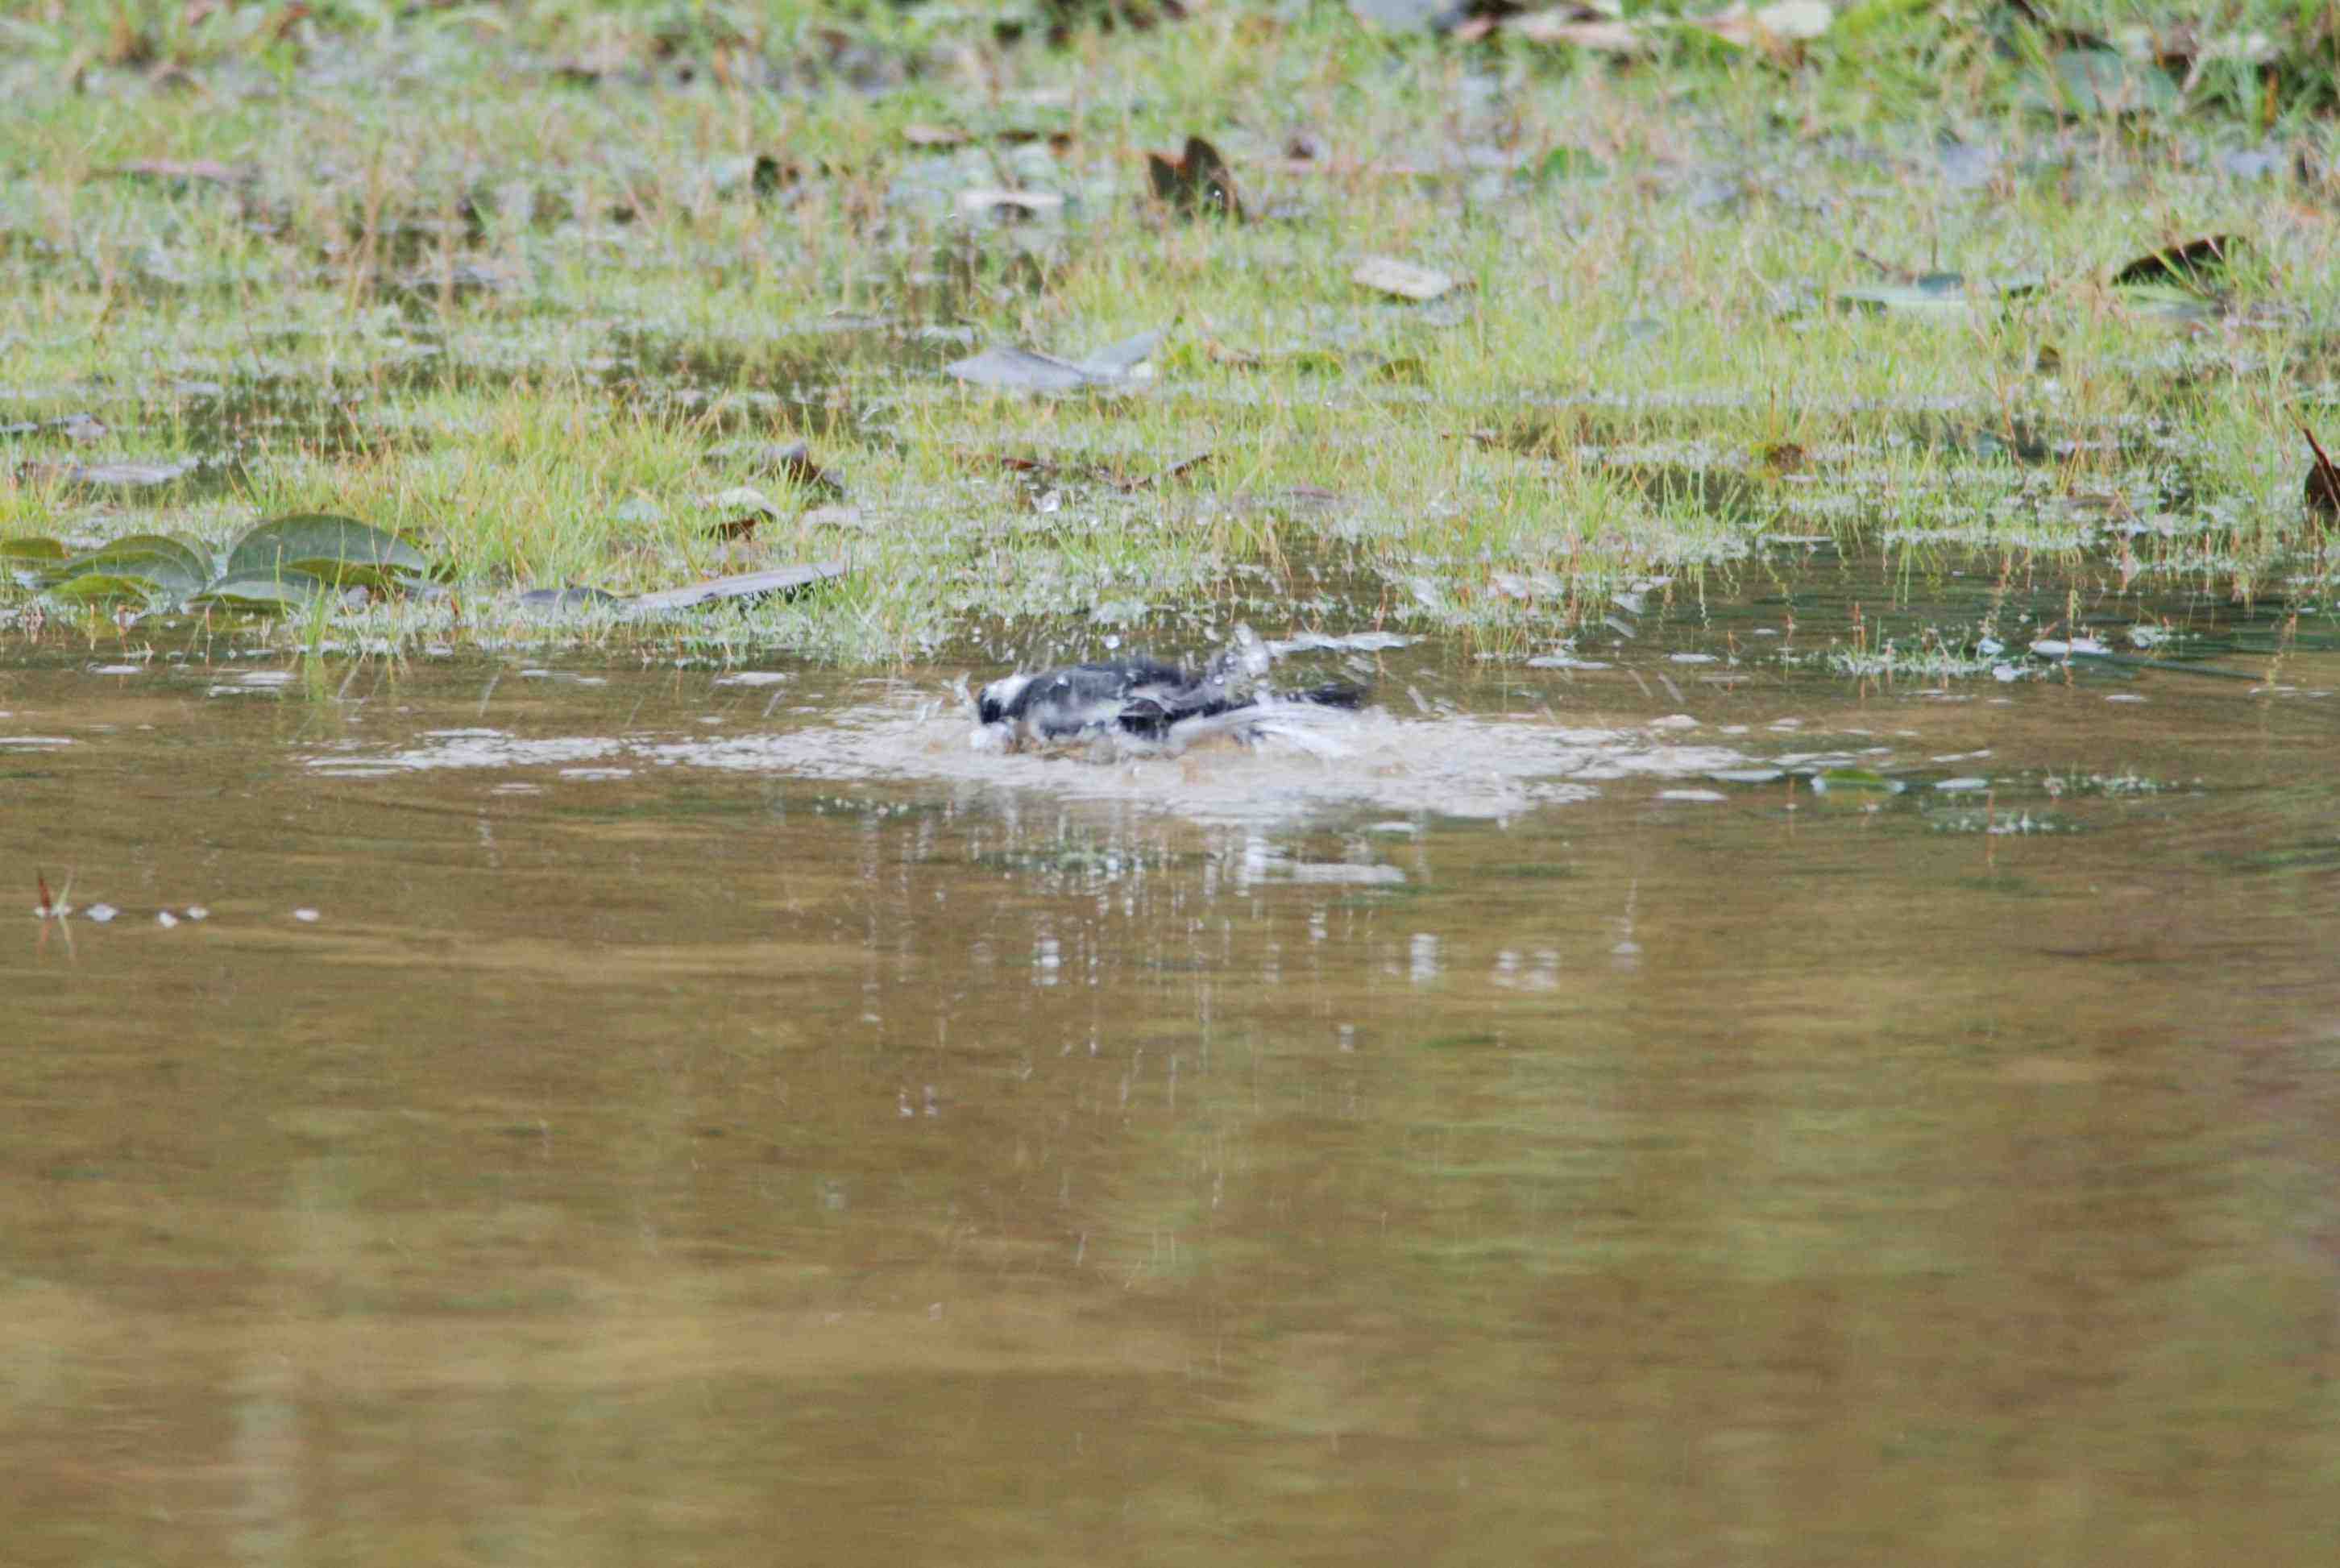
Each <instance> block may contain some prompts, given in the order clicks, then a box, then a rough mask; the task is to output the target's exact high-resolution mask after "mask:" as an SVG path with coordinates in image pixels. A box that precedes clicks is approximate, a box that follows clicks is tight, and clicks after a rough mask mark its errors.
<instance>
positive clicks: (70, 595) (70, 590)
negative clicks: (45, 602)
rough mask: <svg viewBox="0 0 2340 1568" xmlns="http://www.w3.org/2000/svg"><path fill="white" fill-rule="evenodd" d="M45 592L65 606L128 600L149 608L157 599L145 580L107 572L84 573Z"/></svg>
mask: <svg viewBox="0 0 2340 1568" xmlns="http://www.w3.org/2000/svg"><path fill="white" fill-rule="evenodd" d="M45 591H46V592H47V594H48V596H49V597H50V598H51V599H54V600H60V601H61V602H63V603H66V604H114V603H119V602H121V601H123V600H131V601H133V602H135V603H138V604H148V603H152V602H153V601H154V597H155V589H154V583H152V582H150V581H147V580H146V579H145V578H143V577H130V576H126V575H117V574H115V573H113V572H106V571H85V572H83V573H82V574H81V575H79V576H78V577H69V578H66V579H65V580H64V581H62V582H55V583H52V584H50V585H49V587H48V588H47V590H45Z"/></svg>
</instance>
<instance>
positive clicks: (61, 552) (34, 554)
mask: <svg viewBox="0 0 2340 1568" xmlns="http://www.w3.org/2000/svg"><path fill="white" fill-rule="evenodd" d="M69 553H71V552H70V551H67V550H66V549H65V547H64V545H62V544H60V543H58V542H57V541H55V540H54V539H44V538H42V537H40V536H39V535H37V534H35V535H31V536H28V537H26V538H24V539H0V561H63V560H64V558H65V557H66V555H68V554H69Z"/></svg>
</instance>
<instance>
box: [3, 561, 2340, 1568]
mask: <svg viewBox="0 0 2340 1568" xmlns="http://www.w3.org/2000/svg"><path fill="white" fill-rule="evenodd" d="M1763 613H1765V612H1764V611H1763V610H1761V608H1760V605H1757V604H1752V603H1750V606H1749V607H1747V608H1745V609H1744V618H1747V619H1754V620H1760V617H1761V615H1762V614H1763ZM1740 630H1744V628H1743V626H1742V627H1740ZM1715 645H1716V646H1718V647H1719V646H1720V645H1721V644H1720V642H1719V641H1718V642H1717V643H1716V644H1715ZM1373 658H1374V661H1375V662H1376V664H1377V665H1378V672H1377V673H1378V680H1379V706H1378V707H1377V708H1376V709H1375V710H1372V711H1370V712H1368V713H1367V714H1365V715H1363V717H1361V718H1359V719H1355V720H1353V721H1349V722H1346V723H1344V724H1343V725H1340V726H1334V727H1330V728H1328V729H1326V730H1325V731H1324V734H1323V735H1322V736H1320V737H1318V739H1319V740H1320V741H1321V742H1322V743H1321V744H1314V745H1310V746H1303V747H1296V748H1287V747H1269V748H1264V749H1261V750H1257V751H1242V750H1233V749H1227V750H1198V751H1195V752H1193V753H1190V754H1188V755H1185V756H1183V757H1179V758H1175V759H1155V760H1144V761H1135V762H1131V761H1123V762H1119V763H1115V764H1110V765H1106V764H1099V763H1096V762H1091V761H1086V760H1082V759H1065V758H1046V757H1035V756H1029V755H1018V756H1012V757H1010V756H999V755H996V754H991V753H986V752H982V751H979V750H977V749H973V748H970V747H969V746H968V745H967V723H966V719H965V718H964V717H963V715H962V714H961V713H960V711H959V710H957V708H956V707H955V706H953V704H952V702H951V700H950V699H949V697H948V690H949V689H950V687H951V686H952V685H953V683H954V682H955V681H957V680H958V678H959V677H960V675H961V674H962V672H961V671H959V670H940V669H938V670H908V671H906V672H903V673H902V674H901V675H900V676H898V677H896V678H891V679H887V680H866V679H852V678H848V677H843V676H838V675H836V674H833V673H828V672H824V671H822V670H818V669H815V668H811V667H799V666H783V667H778V668H773V669H768V670H731V671H724V670H707V669H688V668H686V669H676V668H660V669H649V670H645V669H641V668H639V667H635V668H612V667H610V666H609V665H608V664H606V663H597V664H593V665H590V666H586V665H561V664H547V665H532V664H530V663H527V662H525V661H523V660H521V659H520V658H513V659H511V660H487V659H477V658H452V659H448V660H438V661H432V660H415V661H412V662H407V663H398V664H392V663H385V662H383V661H380V660H354V661H352V660H345V659H339V658H327V659H324V660H321V661H318V662H316V663H314V664H304V663H302V662H300V661H298V660H295V661H292V662H290V663H287V662H284V661H283V659H282V656H279V655H271V656H266V657H263V658H250V659H233V658H230V657H228V656H227V654H226V652H225V651H224V650H220V651H218V652H217V653H216V654H215V655H204V654H202V653H195V654H192V655H191V656H189V657H184V658H174V657H173V656H171V655H170V654H169V653H168V652H167V651H166V652H165V653H164V654H163V655H162V656H160V657H155V658H153V659H149V660H137V659H130V660H124V658H123V657H121V656H120V652H119V650H113V649H110V648H105V647H101V648H97V649H91V648H89V647H87V646H86V645H81V646H76V647H74V648H70V649H67V648H64V647H63V646H62V645H58V644H55V643H51V644H48V645H45V647H44V649H40V650H34V651H31V652H29V653H25V652H20V654H19V655H18V656H17V657H16V659H15V662H14V663H12V664H11V665H10V666H9V667H8V668H6V669H5V670H0V802H5V815H0V824H5V828H4V829H0V842H5V850H6V853H5V872H0V876H5V878H6V879H7V880H8V886H9V887H10V888H11V893H10V897H11V898H14V899H15V905H16V908H17V910H18V917H17V919H16V922H15V930H14V932H13V934H12V935H9V936H8V938H7V939H6V940H5V941H0V992H5V996H6V997H7V998H8V1007H9V1011H10V1013H11V1014H12V1015H13V1018H14V1023H13V1027H11V1028H10V1029H9V1031H8V1034H9V1037H10V1040H11V1045H10V1048H9V1049H8V1050H7V1052H6V1053H5V1057H0V1074H5V1078H0V1092H5V1097H6V1103H7V1107H8V1111H9V1120H10V1124H11V1129H12V1131H11V1136H10V1139H9V1142H8V1148H7V1160H8V1176H9V1179H8V1180H7V1181H6V1183H5V1186H0V1193H5V1204H6V1213H5V1226H0V1297H4V1298H5V1321H6V1322H7V1323H8V1324H9V1325H11V1329H12V1332H11V1333H10V1334H9V1335H8V1336H7V1348H6V1350H5V1359H0V1368H5V1373H4V1374H0V1388H5V1395H0V1460H5V1464H6V1467H7V1469H8V1471H9V1473H10V1474H11V1477H12V1484H11V1485H10V1486H9V1488H8V1489H7V1495H6V1498H5V1502H0V1533H5V1536H6V1538H7V1539H8V1540H10V1541H11V1542H12V1543H15V1544H14V1545H13V1546H12V1547H11V1549H10V1552H9V1556H10V1558H11V1560H12V1561H15V1562H18V1563H86V1562H95V1561H117V1562H140V1563H205V1564H213V1563H307V1562H349V1563H360V1562H382V1563H389V1562H404V1563H421V1562H481V1563H488V1562H493V1563H560V1564H565V1565H568V1564H584V1563H642V1562H650V1561H660V1560H666V1561H679V1562H692V1563H768V1562H772V1561H775V1560H789V1561H819V1562H858V1561H865V1560H872V1561H885V1562H888V1563H904V1562H918V1563H924V1562H936V1563H954V1564H968V1563H1017V1564H1031V1563H1082V1564H1087V1563H1098V1562H1128V1561H1139V1562H1149V1563H1185V1562H1194V1563H1204V1562H1213V1563H1216V1562H1227V1561H1273V1562H1314V1561H1322V1562H1355V1561H1393V1562H1416V1563H1418V1562H1433V1561H1434V1562H1458V1563H1459V1562H1492V1561H1502V1562H1521V1561H1527V1560H1531V1559H1551V1560H1557V1559H1558V1558H1560V1557H1561V1556H1562V1554H1564V1555H1565V1557H1566V1558H1567V1560H1570V1561H1577V1562H1616V1563H1701V1564H1703V1563H1719V1562H1744V1563H1836V1562H1859V1563H1876V1562H1897V1563H1915V1562H1953V1561H1956V1562H1979V1561H1991V1562H2006V1561H2026V1562H2057V1563H2097V1562H2104V1563H2112V1562H2119V1563H2160V1562H2169V1563H2176V1562H2192V1561H2196V1560H2197V1553H2198V1550H2199V1546H2200V1543H2202V1542H2204V1541H2206V1540H2215V1539H2226V1538H2229V1537H2230V1536H2232V1535H2233V1534H2234V1533H2235V1532H2236V1530H2237V1529H2238V1528H2244V1527H2243V1526H2241V1525H2239V1524H2238V1523H2237V1522H2242V1521H2247V1526H2246V1534H2247V1536H2248V1538H2249V1539H2250V1540H2251V1542H2252V1543H2253V1547H2254V1550H2256V1551H2257V1552H2260V1553H2267V1554H2271V1555H2273V1556H2276V1557H2278V1558H2283V1559H2285V1560H2299V1561H2305V1560H2313V1559H2314V1558H2315V1557H2316V1556H2317V1555H2319V1554H2320V1552H2321V1551H2322V1550H2323V1549H2324V1548H2325V1547H2328V1544H2329V1542H2330V1541H2331V1539H2333V1535H2332V1531H2333V1529H2334V1527H2335V1512H2340V1511H2335V1505H2334V1501H2333V1499H2334V1497H2335V1486H2334V1482H2335V1476H2340V1385H2335V1372H2340V1321H2335V1301H2340V1296H2335V1283H2340V1186H2335V1176H2340V1152H2335V1151H2340V1141H2335V1136H2334V1134H2335V1115H2340V1077H2335V1073H2334V1071H2333V1068H2334V1065H2335V1054H2340V965H2335V961H2334V958H2333V947H2332V933H2333V931H2334V929H2335V920H2334V917H2335V913H2340V878H2335V876H2334V872H2335V869H2340V816H2335V793H2334V789H2333V787H2332V784H2331V777H2332V775H2331V769H2330V766H2329V763H2330V759H2331V756H2332V736H2333V730H2334V725H2335V718H2340V699H2334V698H2332V697H2330V696H2328V695H2327V693H2329V692H2330V691H2332V690H2335V689H2340V656H2335V655H2333V654H2331V653H2328V652H2322V651H2316V650H2305V651H2295V652H2292V653H2290V654H2288V655H2287V656H2286V657H2285V659H2284V660H2282V661H2281V663H2280V667H2279V668H2278V667H2276V666H2274V665H2271V664H2270V662H2269V661H2268V660H2266V659H2264V658H2261V659H2258V660H2256V662H2249V661H2237V660H2227V661H2226V663H2225V665H2224V666H2223V667H2224V668H2225V669H2226V671H2227V673H2229V674H2232V675H2238V676H2243V677H2246V678H2247V679H2238V680H2217V679H2213V678H2210V677H2207V676H2205V675H2200V674H2196V673H2189V672H2186V671H2180V670H2153V669H2144V670H2138V669H2120V670H2114V671H2111V672H2108V673H2098V672H2092V671H2091V670H2088V669H2085V668H2083V667H2082V666H2080V665H2077V664H2076V665H2074V666H2073V667H2072V668H2071V669H2070V670H2064V671H2057V672H2053V673H2051V675H2050V677H2049V678H2048V679H2044V680H2017V681H2007V682H2000V681H1994V680H1990V679H1988V677H1986V678H1984V679H1982V680H1973V681H1964V682H1960V683H1958V684H1955V685H1951V686H1948V687H1945V686H1941V685H1929V684H1927V683H1923V682H1918V683H1905V684H1899V685H1881V686H1880V685H1857V684H1853V683H1849V682H1847V681H1845V680H1841V679H1839V678H1836V677H1832V676H1829V675H1825V674H1821V673H1818V672H1814V671H1808V670H1795V669H1792V668H1783V667H1780V666H1777V665H1766V666H1751V665H1750V666H1743V667H1742V666H1738V665H1733V664H1731V663H1730V662H1729V661H1728V660H1718V661H1717V662H1716V663H1715V664H1713V665H1711V666H1706V665H1700V664H1696V663H1689V662H1681V661H1679V660H1675V659H1674V657H1673V655H1672V654H1671V653H1670V652H1667V651H1664V650H1657V649H1655V648H1652V650H1650V651H1647V652H1643V653H1638V654H1631V655H1628V656H1620V655H1617V654H1616V652H1615V650H1609V651H1608V652H1607V653H1606V654H1604V656H1603V657H1602V658H1601V659H1598V660H1592V659H1588V660H1585V662H1586V663H1587V664H1592V663H1605V664H1607V665H1608V666H1609V667H1608V668H1606V669H1530V670H1517V669H1514V670H1510V671H1509V672H1507V673H1504V674H1502V675H1496V674H1492V673H1487V672H1486V671H1487V670H1488V668H1489V667H1487V666H1484V665H1478V664H1474V663H1472V662H1471V661H1468V660H1461V659H1458V658H1457V657H1456V656H1454V655H1453V654H1452V653H1451V652H1448V651H1443V650H1438V649H1435V648H1433V647H1430V646H1427V645H1421V644H1417V645H1413V646H1412V647H1407V648H1403V649H1398V650H1389V651H1386V652H1382V653H1379V654H1376V655H1374V656H1373ZM1829 775H1833V777H1832V778H1830V777H1829ZM1816 776H1819V777H1820V778H1821V779H1822V781H1823V783H1824V784H1825V785H1826V786H1827V787H1824V788H1821V789H1815V788H1814V779H1815V777H1816ZM1890 785H1899V786H1900V788H1899V789H1892V788H1888V787H1886V786H1890ZM43 886H45V887H46V888H49V889H50V893H51V897H52V898H53V900H54V901H55V903H58V904H61V905H63V906H66V907H69V908H70V910H71V912H70V914H68V915H65V916H64V918H55V914H54V912H53V914H52V916H51V918H33V916H34V910H35V904H36V903H38V902H39V901H40V898H41V893H40V889H41V888H42V887H43ZM102 916H103V917H106V918H101V917H102ZM0 929H5V928H0ZM2319 1543H2321V1545H2319Z"/></svg>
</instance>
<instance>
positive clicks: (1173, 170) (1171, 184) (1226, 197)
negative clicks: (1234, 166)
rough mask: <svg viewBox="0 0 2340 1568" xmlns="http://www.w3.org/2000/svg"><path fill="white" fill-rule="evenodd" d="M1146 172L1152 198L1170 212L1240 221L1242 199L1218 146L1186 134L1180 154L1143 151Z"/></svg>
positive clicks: (1241, 220)
mask: <svg viewBox="0 0 2340 1568" xmlns="http://www.w3.org/2000/svg"><path fill="white" fill-rule="evenodd" d="M1145 172H1146V174H1147V176H1148V177H1149V178H1150V179H1151V180H1152V181H1153V184H1154V194H1155V198H1156V199H1157V200H1159V201H1161V202H1163V203H1165V204H1166V205H1168V206H1169V207H1170V209H1171V210H1172V211H1173V212H1177V213H1185V214H1186V215H1187V216H1189V217H1192V216H1195V215H1197V214H1201V215H1204V216H1209V217H1221V218H1229V219H1232V220H1234V222H1236V223H1241V222H1243V215H1244V213H1243V203H1242V202H1241V201H1240V200H1238V199H1237V198H1236V195H1235V178H1234V174H1233V173H1232V172H1231V171H1230V170H1229V169H1228V168H1227V161H1226V160H1225V158H1222V157H1221V156H1219V150H1218V149H1217V148H1216V147H1214V146H1212V145H1211V144H1210V143H1208V142H1206V141H1205V140H1204V139H1203V138H1202V137H1200V136H1189V137H1187V138H1186V150H1185V154H1183V155H1181V156H1179V157H1175V158H1174V157H1172V156H1170V154H1167V153H1148V154H1145Z"/></svg>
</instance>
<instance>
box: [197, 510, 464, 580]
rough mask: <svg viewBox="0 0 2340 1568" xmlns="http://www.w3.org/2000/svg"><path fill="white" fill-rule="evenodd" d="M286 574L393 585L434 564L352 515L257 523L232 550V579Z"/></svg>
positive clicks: (229, 561)
mask: <svg viewBox="0 0 2340 1568" xmlns="http://www.w3.org/2000/svg"><path fill="white" fill-rule="evenodd" d="M278 571H294V572H298V573H301V574H302V575H306V576H309V577H312V578H314V579H317V580H320V581H324V582H331V583H342V582H363V583H370V584H374V585H378V586H390V585H394V584H395V582H396V581H398V579H399V578H400V577H401V576H407V577H421V576H425V575H427V574H428V573H429V572H430V571H431V562H430V561H427V560H425V559H424V557H423V554H422V552H421V551H419V550H417V549H415V548H414V547H413V546H412V545H411V544H409V543H407V542H406V541H404V540H402V539H401V538H399V537H398V536H397V535H396V534H394V533H386V532H384V531H382V530H381V529H378V528H375V527H373V526H372V524H370V523H363V522H360V521H358V520H357V519H355V518H353V517H338V516H335V515H333V514H332V513H330V512H302V513H299V514H297V515H294V516H292V517H279V518H274V519H272V520H271V521H267V522H263V523H261V524H259V525H257V526H256V527H254V528H253V529H252V530H250V531H247V532H246V533H245V534H244V536H243V538H241V539H239V540H237V541H235V548H234V549H233V550H232V551H229V552H228V558H227V575H228V576H229V577H230V578H239V577H257V576H270V575H273V574H274V573H276V572H278Z"/></svg>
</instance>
